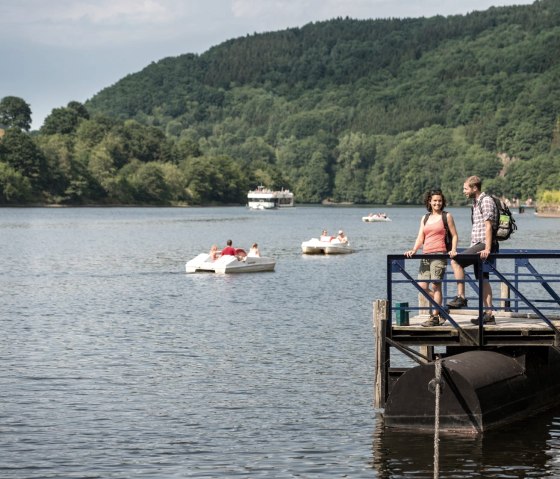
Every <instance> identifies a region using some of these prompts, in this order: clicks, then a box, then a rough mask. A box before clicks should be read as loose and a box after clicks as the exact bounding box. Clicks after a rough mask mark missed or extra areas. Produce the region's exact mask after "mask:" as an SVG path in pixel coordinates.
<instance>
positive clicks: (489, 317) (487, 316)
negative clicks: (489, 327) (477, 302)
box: [471, 311, 496, 324]
mask: <svg viewBox="0 0 560 479" xmlns="http://www.w3.org/2000/svg"><path fill="white" fill-rule="evenodd" d="M471 323H473V324H478V318H472V319H471ZM482 324H496V318H495V317H494V315H493V314H492V313H491V312H490V311H485V312H484V314H483V315H482Z"/></svg>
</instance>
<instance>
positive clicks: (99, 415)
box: [0, 206, 560, 479]
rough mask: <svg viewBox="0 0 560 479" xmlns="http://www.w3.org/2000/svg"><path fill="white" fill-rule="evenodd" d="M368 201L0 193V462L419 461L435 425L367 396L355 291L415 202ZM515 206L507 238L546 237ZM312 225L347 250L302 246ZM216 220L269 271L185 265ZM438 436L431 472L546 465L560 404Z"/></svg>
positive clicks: (499, 471)
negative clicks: (415, 430)
mask: <svg viewBox="0 0 560 479" xmlns="http://www.w3.org/2000/svg"><path fill="white" fill-rule="evenodd" d="M370 211H376V209H375V208H373V209H372V208H358V207H348V208H328V207H305V206H298V207H296V208H292V209H286V210H278V211H255V212H253V211H249V210H247V209H245V208H241V207H239V208H237V207H231V208H189V209H179V208H175V209H174V208H75V209H42V208H25V209H19V208H2V209H0V245H1V248H0V270H1V275H0V328H1V334H0V358H1V361H2V370H1V372H0V477H2V478H14V479H16V478H17V479H21V478H107V477H111V478H131V477H142V478H182V477H247V478H258V477H274V478H289V477H305V478H311V477H352V478H360V477H364V478H366V477H367V478H371V477H386V478H394V477H433V456H434V448H433V438H432V437H431V436H426V435H414V434H406V435H403V434H397V433H394V432H391V431H384V430H383V427H382V417H381V416H380V414H379V412H378V411H375V410H374V408H373V405H372V402H373V371H374V358H375V351H374V336H373V332H372V319H371V318H372V301H373V300H375V299H381V298H384V297H386V293H385V277H386V272H385V261H386V255H387V254H389V253H397V254H399V253H402V252H403V251H405V250H406V249H408V248H410V247H411V246H412V244H413V242H414V239H415V237H416V233H417V229H418V225H419V222H420V217H421V215H422V214H423V209H422V208H385V212H387V213H388V214H389V215H390V216H391V217H392V218H393V222H391V223H363V222H362V221H361V217H362V216H364V215H365V214H367V213H369V212H370ZM451 212H452V213H453V214H454V216H455V218H456V221H457V224H458V227H459V232H460V233H461V236H462V241H461V245H462V246H466V243H467V242H468V240H467V236H468V232H469V231H470V213H469V210H468V209H466V208H463V209H451ZM517 221H518V224H519V231H518V232H517V233H516V235H515V237H514V239H512V240H510V241H508V245H507V246H508V247H520V248H533V247H535V246H538V247H539V248H551V249H552V248H557V247H558V240H557V238H558V231H559V229H560V220H554V219H538V218H535V217H534V215H532V214H531V213H528V214H524V215H519V216H518V217H517ZM323 228H328V229H329V232H331V233H335V232H336V231H337V230H338V229H339V228H342V229H344V231H345V232H346V233H347V235H348V236H349V238H350V241H351V243H352V245H353V246H354V247H356V248H357V250H358V251H357V252H356V253H355V254H352V255H343V256H333V257H319V256H317V257H315V256H303V255H301V250H300V244H301V242H302V241H304V240H307V239H309V238H311V237H314V236H315V237H316V236H318V235H319V233H320V231H321V230H322V229H323ZM228 238H231V239H233V241H234V245H236V246H242V247H245V248H249V246H250V245H251V243H252V242H255V241H256V242H258V243H259V247H260V249H261V253H262V254H263V255H266V256H273V257H274V258H276V260H277V267H276V271H275V272H272V273H259V274H247V275H212V274H199V275H186V274H185V272H184V264H185V262H186V261H187V260H188V259H190V258H192V257H194V256H195V255H197V254H198V253H200V252H206V251H208V249H209V247H210V245H211V244H212V243H217V244H218V245H219V246H220V247H222V246H223V245H224V244H225V241H226V239H228ZM439 454H440V459H439V471H440V475H439V477H442V478H443V477H446V478H451V477H453V478H475V477H501V478H510V477H516V478H517V477H535V478H537V477H538V478H540V477H558V476H560V411H552V412H549V413H547V414H544V415H540V416H538V417H536V418H532V419H531V420H529V421H526V422H523V423H520V424H517V425H514V426H511V427H509V428H507V429H503V430H501V431H498V432H494V433H491V434H487V435H485V436H483V437H482V438H453V437H451V438H449V437H445V438H442V441H441V443H440V450H439Z"/></svg>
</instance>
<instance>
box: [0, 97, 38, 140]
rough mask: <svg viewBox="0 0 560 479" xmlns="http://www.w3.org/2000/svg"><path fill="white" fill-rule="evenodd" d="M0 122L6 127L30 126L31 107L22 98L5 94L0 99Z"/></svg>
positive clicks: (25, 128) (23, 127)
mask: <svg viewBox="0 0 560 479" xmlns="http://www.w3.org/2000/svg"><path fill="white" fill-rule="evenodd" d="M0 124H1V125H5V126H7V127H8V128H20V129H22V130H25V131H29V129H30V128H31V107H30V106H29V104H28V103H26V102H25V100H23V99H22V98H19V97H17V96H5V97H4V98H2V99H1V100H0Z"/></svg>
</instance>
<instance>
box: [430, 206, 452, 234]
mask: <svg viewBox="0 0 560 479" xmlns="http://www.w3.org/2000/svg"><path fill="white" fill-rule="evenodd" d="M431 214H432V213H426V214H425V215H424V224H426V223H427V221H428V218H429V217H430V215H431ZM441 219H442V221H443V227H444V228H445V232H446V233H449V225H448V224H447V211H442V212H441Z"/></svg>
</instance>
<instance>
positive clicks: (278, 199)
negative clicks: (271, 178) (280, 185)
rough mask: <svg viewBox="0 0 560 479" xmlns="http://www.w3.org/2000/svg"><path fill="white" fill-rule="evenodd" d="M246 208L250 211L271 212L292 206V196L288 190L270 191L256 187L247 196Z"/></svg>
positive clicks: (262, 187)
mask: <svg viewBox="0 0 560 479" xmlns="http://www.w3.org/2000/svg"><path fill="white" fill-rule="evenodd" d="M247 200H248V204H247V206H248V207H249V208H250V209H252V210H271V209H274V208H284V207H289V206H294V194H293V193H292V192H291V191H290V190H285V189H282V190H280V191H272V190H269V189H268V188H265V187H264V186H262V185H260V186H257V189H256V190H252V191H249V193H248V194H247Z"/></svg>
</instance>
